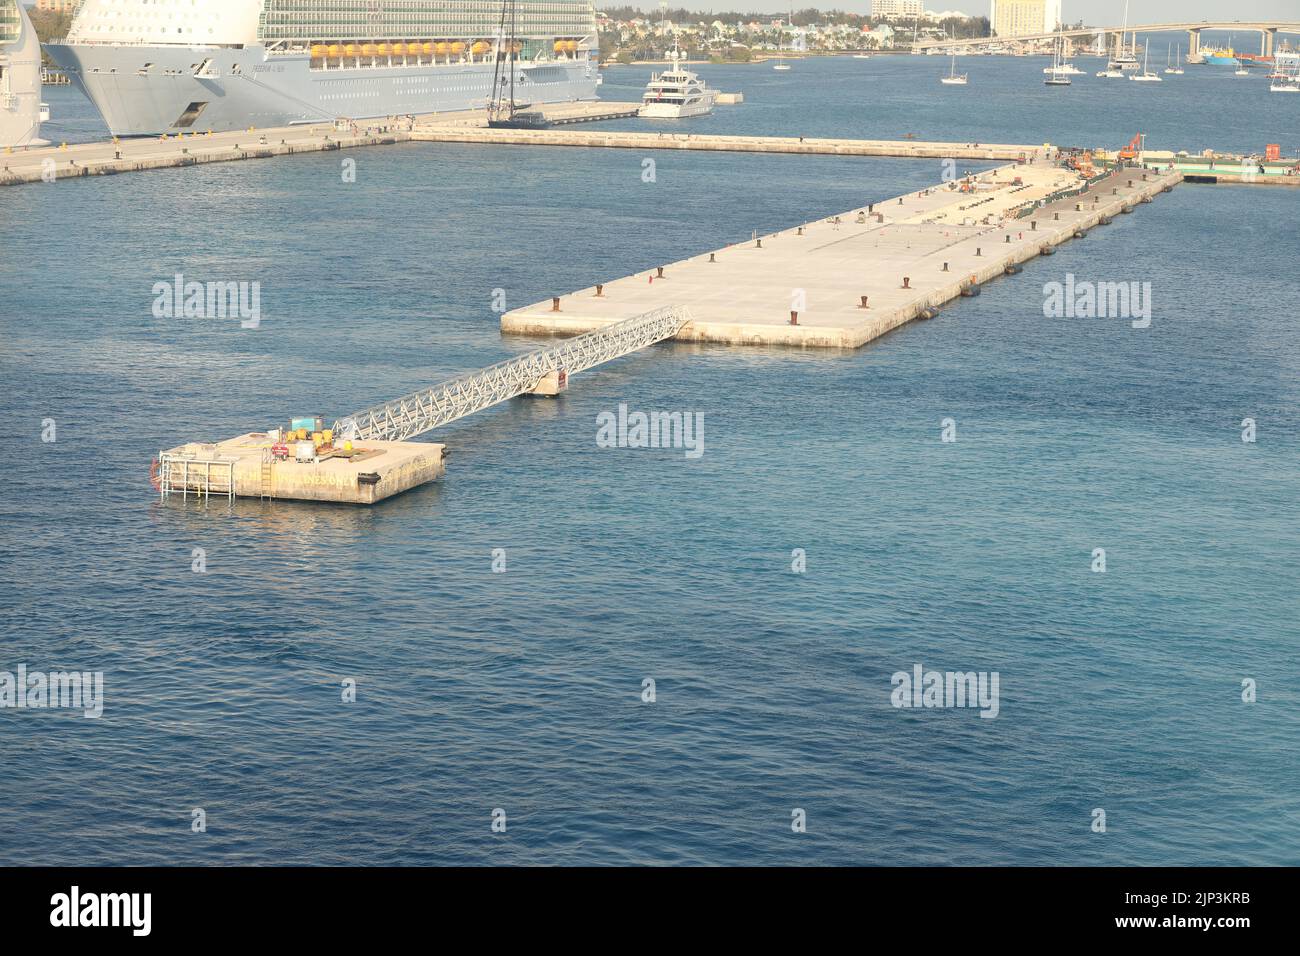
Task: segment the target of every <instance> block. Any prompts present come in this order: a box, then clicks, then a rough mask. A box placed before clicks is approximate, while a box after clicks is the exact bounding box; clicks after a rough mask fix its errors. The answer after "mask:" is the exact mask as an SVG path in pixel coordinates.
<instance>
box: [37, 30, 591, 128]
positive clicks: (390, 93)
mask: <svg viewBox="0 0 1300 956" xmlns="http://www.w3.org/2000/svg"><path fill="white" fill-rule="evenodd" d="M47 49H48V51H49V54H50V56H51V58H53V59H54V61H55V62H56V63H57V64H58V65H59V66H60V67H61V68H62V69H63V70H65V71H66V72H67V73H68V75H69V76H70V77H71V78H72V80H73V82H74V83H75V84H76V85H77V86H78V87H80V88H81V90H82V91H83V92H85V94H86V96H87V97H89V98H90V100H91V102H92V103H94V104H95V106H96V108H98V110H99V112H100V114H101V115H102V116H103V118H104V122H105V123H106V124H107V126H108V128H109V131H110V132H111V133H112V134H113V135H114V136H158V135H161V134H164V133H178V132H206V131H209V130H211V131H212V132H226V131H231V130H240V129H248V128H250V127H257V128H267V127H274V126H291V125H295V124H300V123H318V122H322V121H326V122H328V121H332V120H334V119H337V118H339V117H346V118H349V119H369V118H375V117H386V116H400V115H405V114H408V113H417V114H418V113H435V112H450V111H454V110H466V109H482V108H483V107H485V106H486V105H487V102H488V99H489V98H490V96H491V93H492V75H493V65H492V63H490V62H487V63H484V62H479V63H472V62H452V63H446V62H438V63H436V64H433V65H430V64H428V63H425V64H423V65H420V66H414V65H402V64H401V63H400V60H401V58H400V57H396V58H394V59H395V60H397V61H398V63H397V64H396V65H392V66H388V65H382V66H364V67H355V66H349V67H347V68H343V67H339V66H335V65H331V67H330V68H329V69H313V68H312V60H311V58H310V56H309V55H308V54H306V53H301V54H283V53H276V54H269V53H268V52H267V50H266V48H265V47H264V46H262V45H260V44H257V45H249V46H244V47H233V46H218V47H205V46H179V45H155V46H148V45H125V44H121V45H119V44H96V43H80V44H50V45H49V46H48V47H47ZM518 69H519V74H518V76H519V79H518V80H517V83H518V87H517V94H516V95H517V97H518V98H519V99H521V100H526V101H527V102H530V103H535V104H536V103H564V102H571V101H575V100H591V99H595V98H596V86H597V75H596V63H595V61H594V60H593V59H592V58H590V56H589V55H588V54H586V53H585V52H581V53H579V54H578V56H577V57H576V58H573V59H566V58H556V59H550V60H547V61H545V62H536V63H529V62H521V63H520V64H519V67H518Z"/></svg>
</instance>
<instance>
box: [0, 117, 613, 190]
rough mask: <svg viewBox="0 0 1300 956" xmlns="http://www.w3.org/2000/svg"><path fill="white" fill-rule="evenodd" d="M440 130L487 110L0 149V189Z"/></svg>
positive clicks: (479, 121) (481, 120) (474, 120)
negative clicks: (425, 128) (423, 129)
mask: <svg viewBox="0 0 1300 956" xmlns="http://www.w3.org/2000/svg"><path fill="white" fill-rule="evenodd" d="M539 108H540V109H541V110H542V112H544V113H545V114H546V117H547V119H548V120H549V121H550V122H552V123H556V124H557V125H562V124H572V123H594V122H599V121H601V120H610V119H619V118H622V117H627V116H635V115H636V113H637V110H638V108H639V107H638V106H637V104H635V103H600V102H596V103H556V104H551V105H548V106H544V107H539ZM435 122H436V123H437V124H438V125H439V127H447V128H450V129H456V128H472V127H475V126H483V125H484V124H486V122H487V114H486V113H485V112H484V111H483V110H465V111H462V112H455V113H439V114H430V115H425V116H417V117H415V121H414V123H412V122H411V120H410V119H409V118H408V117H400V118H394V119H372V120H357V121H355V122H353V123H350V124H340V125H337V126H336V124H334V123H317V124H313V125H310V126H286V127H278V128H274V129H248V130H240V131H238V132H234V133H212V134H196V135H193V136H179V137H177V136H173V137H168V138H167V139H161V138H152V137H149V138H133V139H121V140H115V141H114V140H110V141H105V142H98V143H83V144H76V145H64V144H56V145H53V146H45V147H40V148H37V149H16V150H6V151H3V152H0V186H12V185H18V184H21V183H36V182H53V181H55V180H59V179H73V178H77V177H81V176H110V175H116V174H119V173H132V172H143V171H146V170H151V169H170V168H175V167H181V166H199V165H203V164H205V163H227V162H233V161H236V160H241V159H270V158H273V157H276V156H292V155H295V154H298V153H318V152H323V151H327V150H336V149H354V148H357V147H361V146H391V145H394V144H396V143H409V142H411V141H412V136H411V130H412V129H413V128H419V127H420V125H421V124H429V123H435Z"/></svg>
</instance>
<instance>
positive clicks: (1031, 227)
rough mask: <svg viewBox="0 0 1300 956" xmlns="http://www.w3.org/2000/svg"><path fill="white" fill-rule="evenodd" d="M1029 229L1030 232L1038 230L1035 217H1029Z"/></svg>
mask: <svg viewBox="0 0 1300 956" xmlns="http://www.w3.org/2000/svg"><path fill="white" fill-rule="evenodd" d="M1029 231H1030V232H1037V231H1038V220H1037V219H1031V220H1029Z"/></svg>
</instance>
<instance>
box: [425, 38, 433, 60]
mask: <svg viewBox="0 0 1300 956" xmlns="http://www.w3.org/2000/svg"><path fill="white" fill-rule="evenodd" d="M424 55H425V56H433V44H432V43H429V42H427V41H426V42H425V44H424Z"/></svg>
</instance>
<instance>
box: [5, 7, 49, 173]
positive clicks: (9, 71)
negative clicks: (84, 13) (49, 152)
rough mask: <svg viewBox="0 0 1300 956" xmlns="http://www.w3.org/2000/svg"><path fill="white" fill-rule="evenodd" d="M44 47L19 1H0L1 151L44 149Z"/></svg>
mask: <svg viewBox="0 0 1300 956" xmlns="http://www.w3.org/2000/svg"><path fill="white" fill-rule="evenodd" d="M40 134H41V44H40V41H39V40H38V39H37V37H36V31H35V30H34V29H32V22H31V20H29V19H28V18H27V11H26V10H24V9H23V6H22V4H21V3H19V0H0V149H13V148H14V147H18V146H40V145H44V140H42V139H41V138H40Z"/></svg>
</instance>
